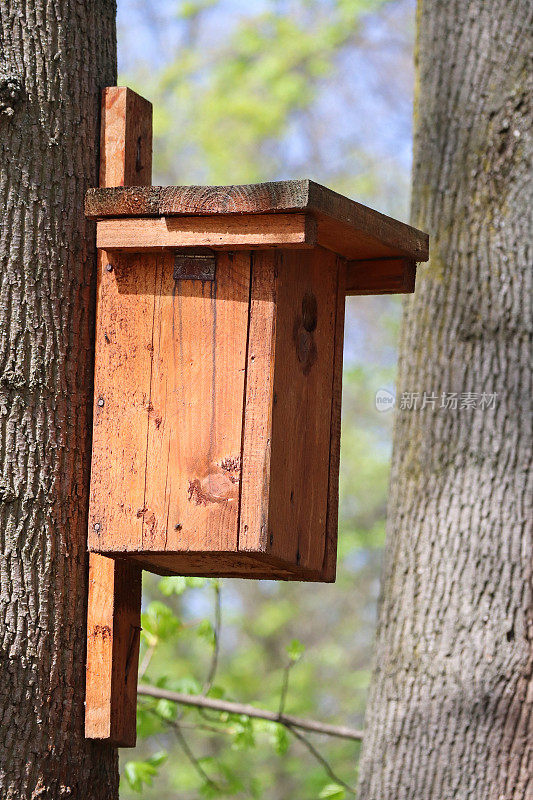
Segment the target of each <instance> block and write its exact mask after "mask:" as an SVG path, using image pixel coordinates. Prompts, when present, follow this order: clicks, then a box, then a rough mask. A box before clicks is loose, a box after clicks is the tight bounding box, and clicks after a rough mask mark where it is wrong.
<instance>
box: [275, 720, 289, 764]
mask: <svg viewBox="0 0 533 800" xmlns="http://www.w3.org/2000/svg"><path fill="white" fill-rule="evenodd" d="M275 748H276V753H277V754H278V755H280V756H283V755H285V753H286V752H287V750H288V749H289V734H288V733H287V729H286V728H284V727H283V725H276V733H275Z"/></svg>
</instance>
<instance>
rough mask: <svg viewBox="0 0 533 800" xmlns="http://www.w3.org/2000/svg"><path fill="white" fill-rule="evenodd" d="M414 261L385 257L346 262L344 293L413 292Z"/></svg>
mask: <svg viewBox="0 0 533 800" xmlns="http://www.w3.org/2000/svg"><path fill="white" fill-rule="evenodd" d="M415 278H416V262H415V261H412V260H410V259H408V258H385V259H377V260H376V259H374V260H371V261H364V260H361V261H348V262H347V263H346V295H347V296H349V295H360V294H407V293H411V292H414V290H415Z"/></svg>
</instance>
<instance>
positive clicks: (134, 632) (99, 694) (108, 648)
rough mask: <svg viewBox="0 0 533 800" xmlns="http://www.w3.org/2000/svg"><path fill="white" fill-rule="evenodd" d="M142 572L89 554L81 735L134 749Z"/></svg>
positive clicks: (115, 561) (119, 562)
mask: <svg viewBox="0 0 533 800" xmlns="http://www.w3.org/2000/svg"><path fill="white" fill-rule="evenodd" d="M140 608H141V570H140V566H139V565H137V564H135V563H133V562H131V561H128V562H126V561H120V560H115V559H112V558H108V557H107V556H102V555H99V554H98V553H91V554H90V562H89V598H88V614H87V676H86V702H85V729H86V731H85V735H86V736H87V738H89V739H105V740H106V741H108V742H110V743H111V744H114V745H116V746H117V747H134V746H135V738H136V734H135V728H136V726H135V718H136V707H137V667H138V661H139V639H140V630H141V628H140Z"/></svg>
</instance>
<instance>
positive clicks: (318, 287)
mask: <svg viewBox="0 0 533 800" xmlns="http://www.w3.org/2000/svg"><path fill="white" fill-rule="evenodd" d="M340 278H341V269H340V260H339V259H338V258H337V256H336V255H335V254H334V253H332V252H329V251H322V250H321V249H320V248H309V249H302V250H300V249H299V250H281V249H272V250H261V251H257V252H252V251H248V250H244V251H240V250H236V251H219V252H215V251H212V250H211V251H200V252H198V251H194V252H193V253H192V254H191V253H190V252H187V251H185V252H184V251H172V252H160V253H142V254H138V253H135V254H128V253H121V252H118V251H115V252H111V251H110V252H107V253H106V254H105V256H104V257H102V258H101V261H100V276H99V298H98V324H97V334H96V335H97V360H96V373H95V408H94V440H93V462H92V479H91V506H90V528H89V545H90V548H91V549H93V550H96V551H98V552H101V553H107V554H113V555H115V556H120V555H126V553H127V554H130V555H132V556H134V557H135V558H137V559H138V560H139V561H140V562H141V563H142V564H144V565H145V566H146V567H149V568H150V569H152V570H155V571H160V572H179V573H180V574H202V575H212V574H219V575H220V574H222V575H237V576H238V575H243V576H249V575H251V576H254V577H257V576H268V577H272V576H276V577H283V578H290V577H293V576H298V577H307V578H308V579H313V578H315V579H320V578H323V579H324V578H326V579H327V577H328V576H331V574H332V573H331V565H330V564H329V563H328V553H327V547H326V545H327V541H328V505H329V498H330V489H331V491H332V492H333V495H334V502H335V505H336V492H335V487H334V485H335V484H336V478H335V477H333V476H332V478H331V481H330V461H331V460H332V452H331V450H332V441H333V449H334V450H335V451H336V452H337V451H338V427H339V420H338V414H339V411H340V397H338V396H337V395H338V392H339V389H337V390H336V392H334V383H335V377H336V372H337V373H338V372H339V371H340V369H341V358H342V318H343V310H344V290H343V287H340V286H339V280H340ZM337 385H338V387H340V380H339V376H338V375H337ZM334 400H335V402H334ZM332 432H334V434H335V435H334V436H333V437H332ZM336 457H338V456H335V457H334V458H333V466H334V462H335V458H336ZM330 484H331V486H330ZM329 511H330V517H331V509H329ZM330 524H331V519H330ZM332 535H333V532H332ZM328 568H329V570H328Z"/></svg>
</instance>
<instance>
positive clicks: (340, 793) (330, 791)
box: [318, 783, 346, 800]
mask: <svg viewBox="0 0 533 800" xmlns="http://www.w3.org/2000/svg"><path fill="white" fill-rule="evenodd" d="M318 796H319V798H320V800H326V798H327V800H344V798H345V797H346V789H345V788H344V787H343V786H339V784H338V783H328V784H327V786H324V788H323V789H322V791H321V792H320V794H319V795H318Z"/></svg>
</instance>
